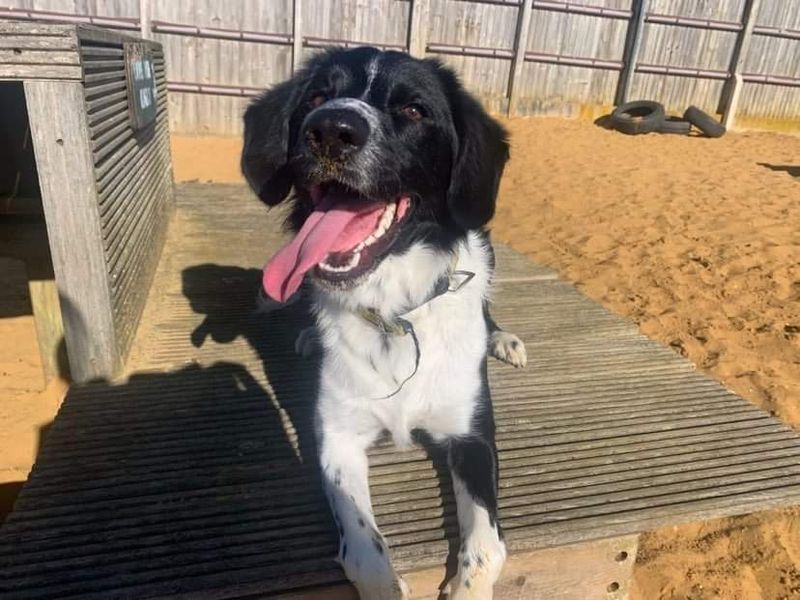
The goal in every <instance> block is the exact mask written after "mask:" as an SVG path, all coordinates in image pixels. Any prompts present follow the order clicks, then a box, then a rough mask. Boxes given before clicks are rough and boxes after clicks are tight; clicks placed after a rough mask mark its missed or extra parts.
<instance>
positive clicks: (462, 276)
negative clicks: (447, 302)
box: [447, 271, 475, 292]
mask: <svg viewBox="0 0 800 600" xmlns="http://www.w3.org/2000/svg"><path fill="white" fill-rule="evenodd" d="M473 277H475V273H473V272H472V271H453V273H452V274H451V275H450V281H449V285H448V288H447V291H448V292H457V291H458V290H460V289H461V288H463V287H464V286H465V285H467V284H468V283H469V282H470V281H472V278H473Z"/></svg>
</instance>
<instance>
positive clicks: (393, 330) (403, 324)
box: [357, 251, 475, 336]
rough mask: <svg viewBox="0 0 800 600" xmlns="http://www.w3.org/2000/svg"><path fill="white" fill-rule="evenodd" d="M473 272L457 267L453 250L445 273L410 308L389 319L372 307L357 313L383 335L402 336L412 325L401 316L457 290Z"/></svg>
mask: <svg viewBox="0 0 800 600" xmlns="http://www.w3.org/2000/svg"><path fill="white" fill-rule="evenodd" d="M473 277H475V273H473V272H472V271H463V270H459V269H458V252H457V251H456V252H454V253H453V256H452V259H451V260H450V265H449V266H448V268H447V273H445V274H444V275H442V276H441V277H440V278H439V279H438V280H437V281H436V284H435V285H434V286H433V290H431V293H430V294H428V296H427V297H426V298H425V300H423V301H422V302H420V303H419V304H417V305H416V306H414V307H412V308H406V309H405V310H404V311H403V312H401V313H400V314H399V315H398V316H396V317H394V318H393V319H391V320H387V319H384V318H383V317H382V316H381V315H380V313H379V312H378V311H377V310H376V309H374V308H360V309H359V310H358V311H357V314H358V315H359V316H360V317H361V318H362V319H364V320H365V321H366V322H367V323H369V324H370V325H372V326H373V327H375V328H376V329H377V330H378V331H380V332H381V333H382V334H384V335H391V336H404V335H408V334H409V333H412V332H413V327H412V326H411V323H409V322H408V321H407V320H406V319H404V318H403V316H405V315H407V314H408V313H410V312H413V311H415V310H417V309H418V308H419V307H420V306H424V305H425V304H427V303H428V302H431V301H432V300H435V299H436V298H438V297H439V296H444V295H445V294H447V293H455V292H458V291H459V290H460V289H461V288H463V287H464V286H465V285H467V284H468V283H469V282H470V281H472V278H473Z"/></svg>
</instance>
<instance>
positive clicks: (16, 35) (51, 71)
mask: <svg viewBox="0 0 800 600" xmlns="http://www.w3.org/2000/svg"><path fill="white" fill-rule="evenodd" d="M77 49H78V40H77V37H76V35H75V28H74V27H71V26H69V25H52V24H37V25H35V26H32V25H31V24H29V23H14V22H10V21H0V79H26V78H28V79H31V78H38V79H65V80H79V79H80V78H81V68H80V57H79V56H78V52H77Z"/></svg>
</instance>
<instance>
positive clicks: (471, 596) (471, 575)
mask: <svg viewBox="0 0 800 600" xmlns="http://www.w3.org/2000/svg"><path fill="white" fill-rule="evenodd" d="M505 561H506V547H505V544H503V542H501V541H499V540H495V541H494V543H490V544H489V545H488V546H484V545H480V546H478V545H476V546H475V547H472V548H470V547H467V548H464V549H462V550H461V552H459V553H458V571H457V572H456V574H455V577H453V578H452V579H451V580H450V581H449V582H448V584H447V590H448V596H447V597H448V598H449V599H450V600H491V598H492V595H493V590H494V584H495V582H496V581H497V579H498V578H499V577H500V571H502V570H503V564H504V563H505Z"/></svg>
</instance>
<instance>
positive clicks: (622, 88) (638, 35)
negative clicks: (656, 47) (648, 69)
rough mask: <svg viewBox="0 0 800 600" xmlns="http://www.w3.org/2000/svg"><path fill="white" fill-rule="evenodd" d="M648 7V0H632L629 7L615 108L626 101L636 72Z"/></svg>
mask: <svg viewBox="0 0 800 600" xmlns="http://www.w3.org/2000/svg"><path fill="white" fill-rule="evenodd" d="M649 5H650V0H633V3H632V6H631V9H632V11H631V19H630V21H628V32H627V34H626V35H625V50H624V54H623V56H622V71H621V72H620V74H619V81H618V83H617V94H616V97H615V99H614V104H616V105H617V106H619V105H620V104H623V103H625V102H627V101H628V95H629V94H630V91H631V83H632V82H633V75H634V73H635V72H636V62H637V60H638V58H639V47H640V46H641V45H642V31H643V30H644V19H645V16H647V10H648V8H649Z"/></svg>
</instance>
